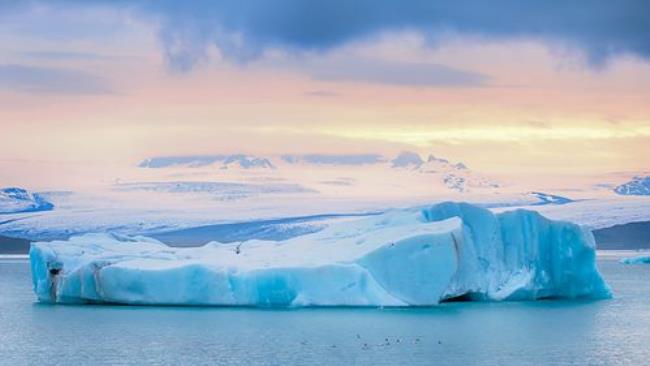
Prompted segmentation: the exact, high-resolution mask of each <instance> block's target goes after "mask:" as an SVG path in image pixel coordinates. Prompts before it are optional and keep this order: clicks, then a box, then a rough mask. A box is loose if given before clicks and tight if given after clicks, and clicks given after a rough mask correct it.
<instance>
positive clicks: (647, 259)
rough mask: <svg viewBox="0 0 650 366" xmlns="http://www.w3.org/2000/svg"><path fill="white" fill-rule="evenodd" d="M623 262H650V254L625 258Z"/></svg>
mask: <svg viewBox="0 0 650 366" xmlns="http://www.w3.org/2000/svg"><path fill="white" fill-rule="evenodd" d="M620 262H621V263H623V264H650V255H638V256H636V257H629V258H623V259H621V260H620Z"/></svg>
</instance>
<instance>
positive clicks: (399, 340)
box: [300, 333, 442, 350]
mask: <svg viewBox="0 0 650 366" xmlns="http://www.w3.org/2000/svg"><path fill="white" fill-rule="evenodd" d="M356 338H357V340H359V341H360V340H361V335H360V334H358V333H357V335H356ZM420 340H421V339H420V337H415V338H413V339H412V341H411V343H412V344H419V343H420ZM405 343H408V342H407V340H406V339H402V338H399V337H395V338H394V339H393V343H391V340H390V339H389V338H388V337H386V338H384V342H382V343H378V344H368V342H364V343H363V345H362V346H361V348H362V349H364V350H367V349H370V348H371V347H388V346H391V345H393V344H395V345H396V344H405ZM300 344H301V345H303V346H306V345H307V344H308V342H307V341H301V342H300ZM438 344H440V345H442V341H440V340H439V341H438ZM331 348H337V347H336V345H335V344H333V345H331Z"/></svg>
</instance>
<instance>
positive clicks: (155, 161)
mask: <svg viewBox="0 0 650 366" xmlns="http://www.w3.org/2000/svg"><path fill="white" fill-rule="evenodd" d="M212 165H214V166H218V167H219V168H220V169H231V168H241V169H255V168H262V169H274V168H275V167H274V166H273V164H271V162H270V161H269V160H268V159H265V158H260V157H257V156H251V155H244V154H230V155H187V156H158V157H152V158H147V159H145V160H143V161H142V162H140V164H139V165H138V166H139V167H141V168H156V169H159V168H170V167H188V168H198V167H204V166H212Z"/></svg>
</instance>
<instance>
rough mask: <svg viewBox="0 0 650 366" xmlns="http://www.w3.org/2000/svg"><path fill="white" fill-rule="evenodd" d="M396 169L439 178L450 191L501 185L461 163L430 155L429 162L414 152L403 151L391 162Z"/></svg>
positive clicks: (491, 187)
mask: <svg viewBox="0 0 650 366" xmlns="http://www.w3.org/2000/svg"><path fill="white" fill-rule="evenodd" d="M390 163H391V167H392V168H394V169H404V170H411V171H415V172H418V173H422V174H429V175H431V176H435V177H437V180H438V181H440V182H442V183H443V184H444V185H445V186H446V187H447V188H448V189H450V190H452V191H456V192H468V191H471V190H475V189H496V188H499V187H500V184H499V183H498V182H496V181H494V180H491V179H488V178H486V177H483V176H481V175H480V174H478V173H476V172H473V171H471V170H470V169H468V168H467V166H466V165H465V164H463V163H461V162H459V163H455V164H454V163H451V162H450V161H449V160H447V159H443V158H438V157H436V156H435V155H429V157H428V158H427V160H423V159H422V157H421V156H420V155H419V154H417V153H414V152H410V151H403V152H401V153H400V154H399V155H397V157H395V158H394V159H392V160H391V161H390Z"/></svg>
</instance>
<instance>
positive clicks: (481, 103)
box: [0, 0, 650, 176]
mask: <svg viewBox="0 0 650 366" xmlns="http://www.w3.org/2000/svg"><path fill="white" fill-rule="evenodd" d="M649 60H650V4H648V2H647V1H645V0H621V1H609V0H590V1H581V0H580V1H577V0H573V1H571V0H570V1H559V0H557V1H556V0H550V1H543V2H542V1H538V2H520V1H515V0H496V1H491V2H485V1H478V0H462V1H455V2H453V4H452V2H443V1H436V0H429V1H421V0H404V1H381V0H375V1H368V0H358V1H353V2H351V1H344V0H331V1H314V0H250V1H245V2H244V1H235V0H219V1H207V0H205V1H203V0H201V1H185V2H177V1H172V0H160V1H145V0H133V1H121V0H116V1H101V0H89V1H75V0H68V1H63V0H53V1H39V0H25V1H14V0H0V128H1V133H0V166H1V165H2V164H3V162H5V163H7V162H9V163H11V164H12V165H11V166H15V163H16V162H25V163H26V164H28V163H29V162H34V161H39V162H53V163H61V164H67V163H75V162H87V163H111V164H129V165H135V164H137V162H138V161H140V160H142V159H143V158H146V157H150V156H160V155H193V154H215V153H233V152H237V153H247V154H257V155H268V154H274V155H279V154H290V153H325V154H343V153H378V154H384V155H390V154H396V153H398V152H400V151H405V150H408V151H416V152H419V153H421V154H423V155H428V154H429V153H434V154H436V155H437V156H444V157H448V158H450V159H453V160H454V161H463V162H464V163H465V164H467V165H469V166H471V167H472V168H473V169H476V170H479V171H484V172H490V173H494V174H515V175H516V174H520V175H542V176H543V175H554V174H569V175H571V174H573V175H580V174H600V173H603V174H604V173H610V172H620V171H624V172H636V171H647V170H648V169H650V164H649V163H650V158H648V156H650V62H649ZM5 174H7V172H5ZM16 174H19V173H18V172H16Z"/></svg>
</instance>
